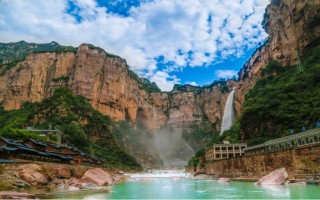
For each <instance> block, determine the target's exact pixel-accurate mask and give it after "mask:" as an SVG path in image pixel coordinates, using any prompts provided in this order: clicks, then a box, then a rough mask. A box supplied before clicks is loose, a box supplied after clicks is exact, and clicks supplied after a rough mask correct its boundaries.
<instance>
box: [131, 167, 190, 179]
mask: <svg viewBox="0 0 320 200" xmlns="http://www.w3.org/2000/svg"><path fill="white" fill-rule="evenodd" d="M126 175H127V176H128V177H130V178H132V179H145V178H190V177H191V176H192V175H191V174H190V173H186V172H185V170H184V169H183V170H175V169H164V170H160V169H159V170H156V169H153V170H148V171H147V172H146V173H138V174H126Z"/></svg>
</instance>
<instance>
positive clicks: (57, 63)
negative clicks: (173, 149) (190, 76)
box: [0, 44, 236, 130]
mask: <svg viewBox="0 0 320 200" xmlns="http://www.w3.org/2000/svg"><path fill="white" fill-rule="evenodd" d="M6 66H7V65H3V66H2V68H1V69H0V73H1V74H3V75H2V76H0V102H2V105H3V106H4V108H5V109H7V110H11V109H19V108H21V105H22V104H23V103H24V102H39V101H41V100H42V99H43V98H47V97H49V96H51V95H52V94H53V92H54V91H55V89H56V88H59V87H62V86H67V87H69V88H71V89H72V91H73V92H74V93H75V94H77V95H80V96H83V97H85V98H87V99H90V102H91V105H92V106H93V107H94V108H95V109H97V110H98V111H100V112H101V113H103V114H105V115H108V116H110V117H111V118H113V119H115V120H126V121H129V122H132V123H136V122H140V123H142V124H144V125H145V126H146V127H147V128H148V129H152V130H154V129H159V128H162V127H167V128H169V129H173V130H178V129H179V130H180V129H183V128H184V127H189V126H194V125H199V123H200V122H201V120H202V117H203V116H204V115H205V116H207V117H208V119H209V120H210V121H211V122H212V123H216V124H217V129H219V127H220V126H219V123H218V122H219V121H220V120H221V116H222V114H223V113H222V112H223V109H221V108H223V107H224V104H225V101H226V98H227V95H228V91H230V90H231V89H232V87H234V86H235V84H236V83H235V82H234V81H233V82H232V81H231V82H229V83H228V84H227V85H226V83H223V82H222V83H216V84H213V85H211V86H208V87H192V86H183V87H180V88H175V89H174V90H173V91H172V92H149V91H148V90H146V89H145V88H143V85H141V82H143V81H144V80H143V79H141V78H139V77H137V76H134V75H132V72H130V71H129V69H128V66H127V63H126V61H125V60H123V59H121V58H120V57H117V56H113V55H109V54H107V53H106V52H105V51H103V50H102V49H99V48H93V47H91V46H90V45H87V44H83V45H81V46H80V47H79V48H78V49H77V52H42V53H30V54H29V55H28V56H27V57H26V58H25V59H24V60H23V61H21V62H18V63H17V64H16V65H14V66H12V67H11V68H7V67H6ZM223 87H224V92H221V91H222V90H223Z"/></svg>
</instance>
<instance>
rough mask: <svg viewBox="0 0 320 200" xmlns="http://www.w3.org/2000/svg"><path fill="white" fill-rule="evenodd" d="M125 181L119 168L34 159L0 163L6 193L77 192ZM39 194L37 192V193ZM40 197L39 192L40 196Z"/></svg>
mask: <svg viewBox="0 0 320 200" xmlns="http://www.w3.org/2000/svg"><path fill="white" fill-rule="evenodd" d="M124 180H126V177H125V175H124V174H123V172H122V171H117V170H113V171H111V170H107V169H103V168H96V167H91V166H75V165H67V164H57V163H47V162H33V163H6V164H0V191H6V192H9V193H2V194H3V195H5V197H7V196H6V195H10V194H12V195H13V196H15V195H17V194H16V193H12V192H16V191H19V192H24V193H29V194H36V193H42V196H45V195H46V193H49V192H60V193H65V194H68V193H70V194H71V193H76V192H77V191H79V192H82V193H83V192H84V191H85V192H86V193H87V192H90V191H91V190H92V191H95V193H97V191H98V190H102V191H104V192H106V191H107V188H106V186H110V185H113V184H115V183H120V182H123V181H124ZM38 196H39V195H38ZM40 196H41V195H40Z"/></svg>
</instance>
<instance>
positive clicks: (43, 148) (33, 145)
mask: <svg viewBox="0 0 320 200" xmlns="http://www.w3.org/2000/svg"><path fill="white" fill-rule="evenodd" d="M23 144H24V145H28V147H31V148H33V149H35V150H37V151H43V152H44V151H46V148H47V145H46V144H44V143H42V142H40V141H37V140H34V139H28V140H26V141H24V142H23Z"/></svg>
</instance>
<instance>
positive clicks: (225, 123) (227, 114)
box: [220, 90, 235, 135]
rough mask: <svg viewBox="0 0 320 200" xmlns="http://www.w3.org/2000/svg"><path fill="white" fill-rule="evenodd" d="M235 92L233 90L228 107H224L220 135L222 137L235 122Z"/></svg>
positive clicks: (227, 103) (228, 100)
mask: <svg viewBox="0 0 320 200" xmlns="http://www.w3.org/2000/svg"><path fill="white" fill-rule="evenodd" d="M234 92H235V91H234V90H232V92H231V93H230V94H229V96H228V99H227V102H226V105H225V107H224V112H223V118H222V124H221V132H220V135H222V133H223V132H224V131H227V130H229V129H230V128H231V126H232V123H233V120H234V108H233V97H234Z"/></svg>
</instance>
